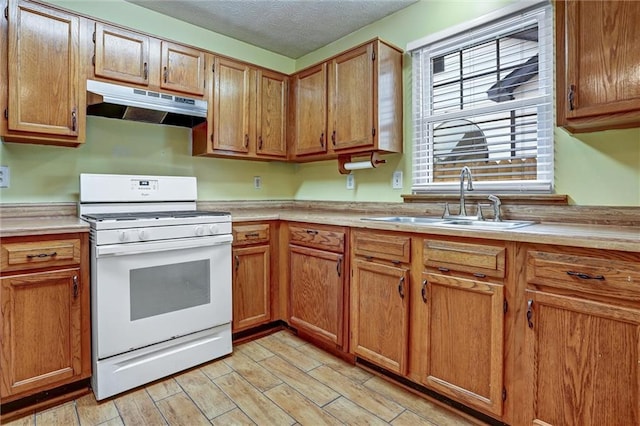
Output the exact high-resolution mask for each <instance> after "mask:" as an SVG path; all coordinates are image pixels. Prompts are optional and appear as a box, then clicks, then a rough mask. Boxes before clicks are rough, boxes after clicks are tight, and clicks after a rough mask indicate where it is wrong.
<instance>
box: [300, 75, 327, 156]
mask: <svg viewBox="0 0 640 426" xmlns="http://www.w3.org/2000/svg"><path fill="white" fill-rule="evenodd" d="M291 90H292V93H291V99H292V109H293V110H294V111H292V120H293V122H294V123H293V126H292V127H293V129H294V130H293V131H292V132H291V139H292V142H291V146H292V150H293V153H292V154H293V156H295V157H296V158H299V157H302V156H304V155H309V154H324V153H326V152H327V140H328V137H327V64H326V63H322V64H320V65H316V66H315V67H312V68H309V69H307V70H305V71H303V72H301V73H298V74H296V75H295V76H294V77H293V78H292V89H291Z"/></svg>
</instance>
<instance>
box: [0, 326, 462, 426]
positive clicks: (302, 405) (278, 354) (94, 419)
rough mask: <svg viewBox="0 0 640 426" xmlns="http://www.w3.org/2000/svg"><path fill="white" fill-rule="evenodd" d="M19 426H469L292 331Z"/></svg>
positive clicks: (47, 412)
mask: <svg viewBox="0 0 640 426" xmlns="http://www.w3.org/2000/svg"><path fill="white" fill-rule="evenodd" d="M9 424H10V425H12V426H17V425H37V426H42V425H46V426H54V425H64V426H67V425H78V424H79V425H91V426H93V425H104V426H112V425H114V426H115V425H123V424H124V425H167V424H168V425H185V426H196V425H253V424H257V425H278V426H280V425H296V424H300V425H312V426H319V425H339V424H347V425H386V424H391V425H395V426H401V425H411V426H419V425H429V426H434V425H443V426H445V425H447V426H448V425H470V424H471V423H469V422H468V421H466V420H465V419H463V418H461V417H459V416H457V415H456V414H453V413H451V412H449V411H447V410H445V409H443V408H440V407H439V406H437V405H435V404H433V403H431V402H429V401H427V400H425V399H422V398H420V397H418V396H416V395H414V394H412V393H410V392H407V391H405V390H404V389H402V388H400V387H398V386H395V385H393V384H391V383H388V382H387V381H385V380H383V379H381V378H379V377H377V376H375V375H372V374H370V373H369V372H367V371H365V370H363V369H361V368H359V367H357V366H353V365H350V364H348V363H346V362H344V361H342V360H340V359H338V358H336V357H334V356H332V355H329V354H328V353H326V352H324V351H322V350H320V349H318V348H316V347H315V346H313V345H311V344H309V343H307V342H305V341H304V340H301V339H299V338H298V337H296V336H294V335H293V334H291V333H290V332H288V331H285V330H283V331H279V332H277V333H275V334H272V335H269V336H266V337H262V338H260V339H258V340H254V341H251V342H248V343H244V344H241V345H237V346H234V350H233V355H231V356H228V357H226V358H224V359H221V360H217V361H213V362H210V363H208V364H204V365H202V366H200V367H199V368H196V369H192V370H189V371H187V372H184V373H180V374H176V375H175V376H172V377H170V378H167V379H164V380H162V381H159V382H156V383H153V384H151V385H148V386H146V387H144V388H138V389H136V390H134V391H131V392H128V393H125V394H123V395H120V396H117V397H114V398H111V399H108V400H105V401H103V402H101V403H100V404H98V403H97V402H96V400H95V398H94V397H93V394H89V395H85V396H83V397H81V398H79V399H76V400H75V401H72V402H67V403H65V404H62V405H59V406H56V407H54V408H50V409H47V410H44V411H41V412H38V413H36V414H34V415H30V416H27V417H23V418H20V419H18V420H14V421H13V422H11V423H9Z"/></svg>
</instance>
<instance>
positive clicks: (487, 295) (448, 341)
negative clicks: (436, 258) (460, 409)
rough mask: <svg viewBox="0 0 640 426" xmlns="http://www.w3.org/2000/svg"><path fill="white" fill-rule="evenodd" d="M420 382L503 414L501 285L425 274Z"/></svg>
mask: <svg viewBox="0 0 640 426" xmlns="http://www.w3.org/2000/svg"><path fill="white" fill-rule="evenodd" d="M423 278H424V279H423V289H424V290H423V296H422V297H423V299H424V300H423V301H424V303H425V304H426V307H427V309H426V311H427V316H426V318H425V321H426V324H427V333H426V340H427V343H426V350H427V353H426V354H424V357H425V366H426V372H425V373H426V374H425V376H424V384H425V385H427V386H428V387H430V388H432V389H434V390H435V391H437V392H439V393H441V394H443V395H446V396H449V397H451V398H453V399H456V400H457V401H460V402H462V403H464V404H465V405H468V406H471V407H475V408H480V409H482V410H483V411H486V412H489V413H491V414H494V415H496V416H501V415H502V391H503V339H504V312H503V301H504V294H503V293H504V292H503V285H502V284H493V283H489V282H481V281H477V280H472V279H466V278H458V277H452V276H445V275H441V274H435V273H425V274H424V275H423Z"/></svg>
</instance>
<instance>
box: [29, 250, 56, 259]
mask: <svg viewBox="0 0 640 426" xmlns="http://www.w3.org/2000/svg"><path fill="white" fill-rule="evenodd" d="M57 254H58V252H55V251H54V252H53V253H39V254H28V255H27V259H34V258H36V257H54V256H56V255H57Z"/></svg>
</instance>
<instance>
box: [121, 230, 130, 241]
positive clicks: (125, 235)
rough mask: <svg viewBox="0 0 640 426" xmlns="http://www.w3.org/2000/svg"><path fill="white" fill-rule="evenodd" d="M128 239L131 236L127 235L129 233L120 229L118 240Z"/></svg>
mask: <svg viewBox="0 0 640 426" xmlns="http://www.w3.org/2000/svg"><path fill="white" fill-rule="evenodd" d="M128 239H129V236H128V235H127V233H126V232H124V231H120V232H119V233H118V240H120V241H127V240H128Z"/></svg>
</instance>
